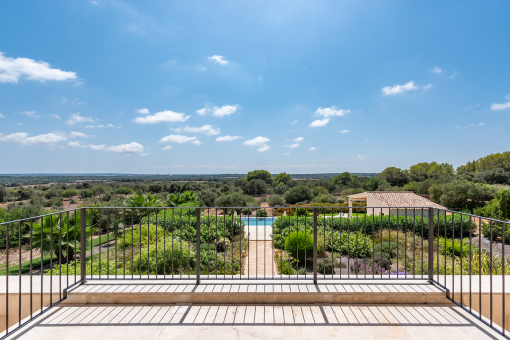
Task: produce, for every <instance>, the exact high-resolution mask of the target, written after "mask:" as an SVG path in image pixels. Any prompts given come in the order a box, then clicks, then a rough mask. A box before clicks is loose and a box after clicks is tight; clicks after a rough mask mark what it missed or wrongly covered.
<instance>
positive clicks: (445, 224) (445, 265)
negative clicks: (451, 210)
mask: <svg viewBox="0 0 510 340" xmlns="http://www.w3.org/2000/svg"><path fill="white" fill-rule="evenodd" d="M446 226H447V219H446V211H445V213H444V249H445V253H444V286H445V287H447V286H446V267H447V264H446V259H447V258H448V256H446V229H447V228H446ZM446 292H447V294H448V290H447V291H446ZM447 297H448V298H449V296H447Z"/></svg>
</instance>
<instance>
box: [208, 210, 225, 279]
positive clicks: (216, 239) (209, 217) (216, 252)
mask: <svg viewBox="0 0 510 340" xmlns="http://www.w3.org/2000/svg"><path fill="white" fill-rule="evenodd" d="M215 220H216V221H215V222H216V228H215V229H216V230H215V231H216V237H215V241H216V244H215V248H214V254H215V255H216V265H215V268H216V277H215V278H216V280H217V279H218V214H217V213H216V219H215ZM207 222H208V223H209V225H210V222H211V215H209V209H207ZM223 236H225V235H223ZM223 265H225V262H223ZM223 268H225V267H223Z"/></svg>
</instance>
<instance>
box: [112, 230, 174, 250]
mask: <svg viewBox="0 0 510 340" xmlns="http://www.w3.org/2000/svg"><path fill="white" fill-rule="evenodd" d="M169 235H170V233H169V232H166V236H169ZM164 237H165V230H164V229H163V228H160V227H157V226H155V225H151V226H147V225H142V226H141V227H140V226H139V227H136V226H135V227H134V228H133V229H132V230H130V229H126V230H125V232H124V234H123V235H122V237H119V239H118V240H117V246H118V248H119V249H124V248H127V247H140V245H141V246H142V247H145V246H147V245H148V244H150V243H151V244H153V243H156V242H157V241H160V240H162V239H163V238H164Z"/></svg>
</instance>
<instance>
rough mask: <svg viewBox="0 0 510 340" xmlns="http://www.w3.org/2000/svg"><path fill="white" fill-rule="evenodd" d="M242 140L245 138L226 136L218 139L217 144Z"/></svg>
mask: <svg viewBox="0 0 510 340" xmlns="http://www.w3.org/2000/svg"><path fill="white" fill-rule="evenodd" d="M240 138H243V137H241V136H229V135H226V136H220V137H218V138H216V141H217V142H231V141H233V140H236V139H240Z"/></svg>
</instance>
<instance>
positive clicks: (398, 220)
mask: <svg viewBox="0 0 510 340" xmlns="http://www.w3.org/2000/svg"><path fill="white" fill-rule="evenodd" d="M398 213H399V211H398V208H397V273H396V274H397V279H398V249H399V248H400V247H399V241H400V239H399V237H398V232H399V229H400V216H399V215H398ZM404 218H406V217H404ZM381 220H382V216H381ZM381 242H382V232H381ZM404 251H405V250H404Z"/></svg>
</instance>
